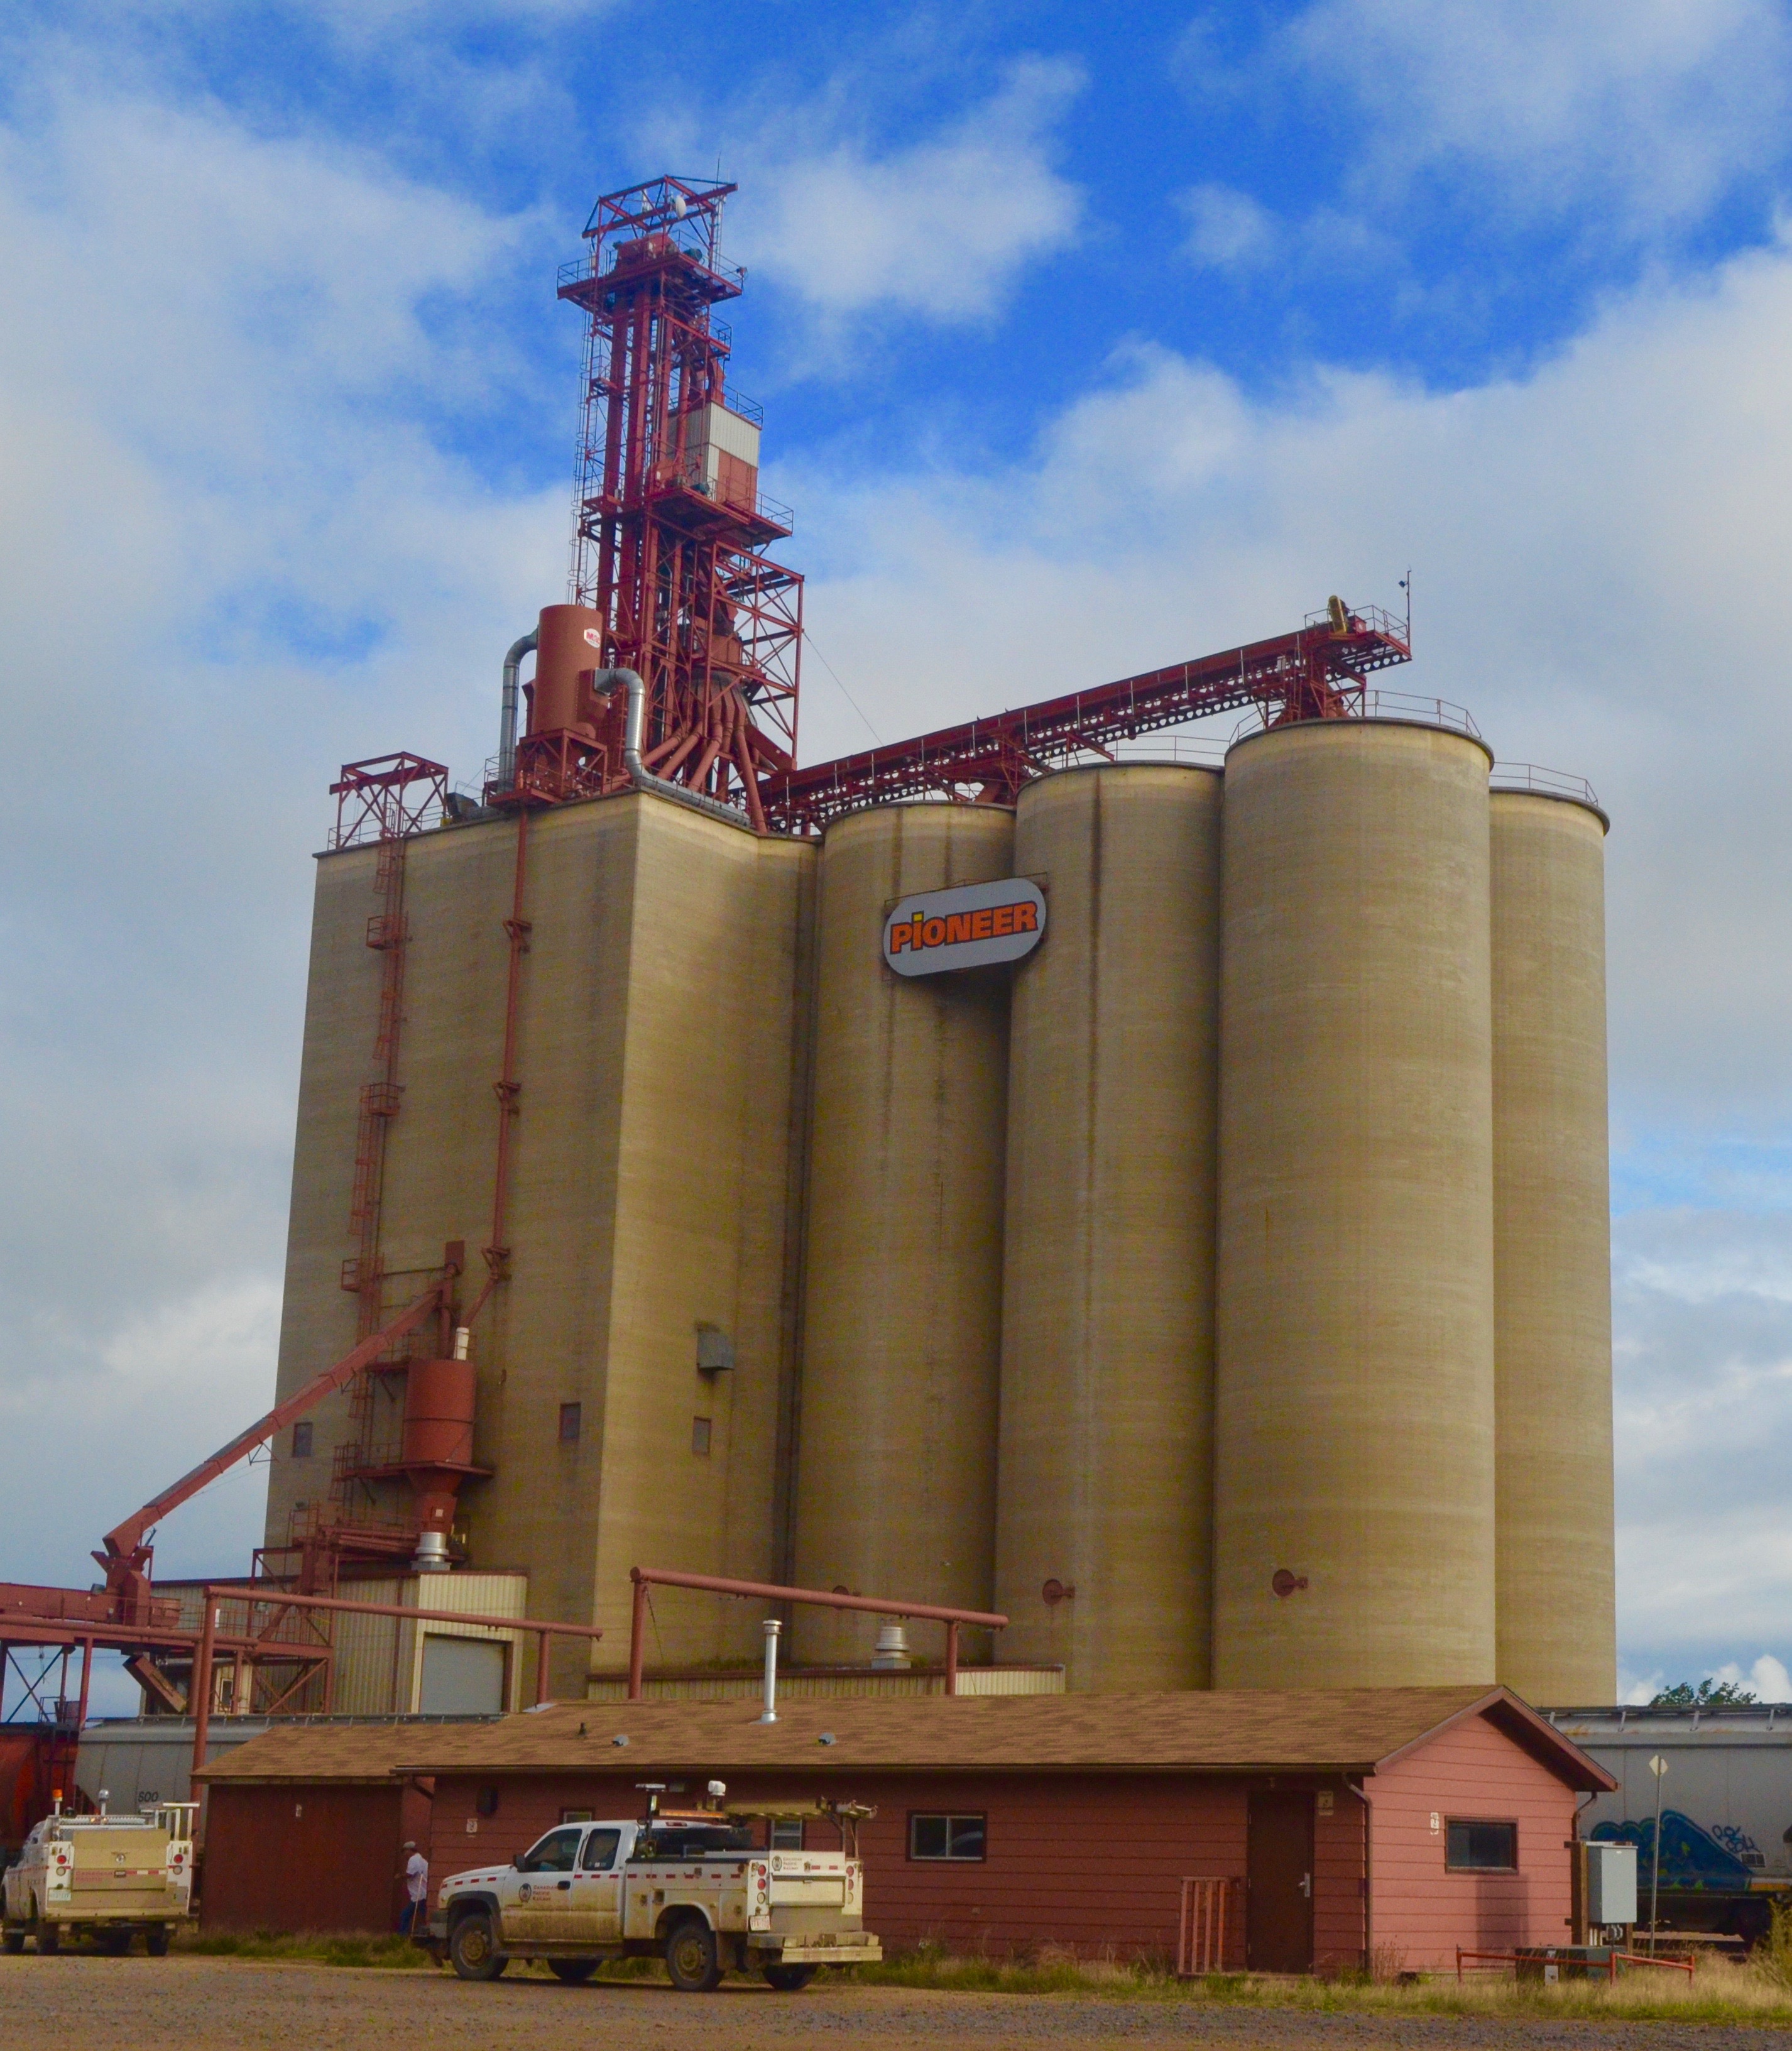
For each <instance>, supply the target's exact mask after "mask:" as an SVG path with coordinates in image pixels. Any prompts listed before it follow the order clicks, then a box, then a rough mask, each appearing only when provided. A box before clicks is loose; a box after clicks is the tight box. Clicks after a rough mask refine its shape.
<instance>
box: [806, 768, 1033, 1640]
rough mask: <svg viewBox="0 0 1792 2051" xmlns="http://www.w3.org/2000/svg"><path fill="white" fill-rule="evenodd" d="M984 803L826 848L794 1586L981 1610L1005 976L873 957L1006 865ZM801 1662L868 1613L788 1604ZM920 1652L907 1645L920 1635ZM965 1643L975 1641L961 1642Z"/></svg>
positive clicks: (996, 1346)
mask: <svg viewBox="0 0 1792 2051" xmlns="http://www.w3.org/2000/svg"><path fill="white" fill-rule="evenodd" d="M1013 845H1014V818H1013V813H1012V812H1011V811H1008V810H1007V809H1005V808H1003V807H992V806H975V805H957V804H913V805H891V806H884V807H879V808H877V809H876V810H874V811H865V812H859V813H854V814H852V815H849V816H847V817H846V818H842V819H840V820H837V822H835V823H834V824H833V825H832V826H830V827H829V828H828V830H827V833H826V836H825V838H824V839H823V841H822V855H821V873H820V882H819V893H820V894H819V909H818V934H817V943H816V975H817V997H816V1015H815V1068H814V1092H813V1100H812V1103H813V1109H812V1120H813V1123H812V1139H811V1143H810V1166H809V1186H808V1217H809V1231H808V1245H807V1250H806V1262H805V1276H806V1281H805V1291H804V1313H803V1319H804V1332H803V1352H802V1401H801V1426H800V1431H799V1434H798V1470H797V1484H796V1503H797V1513H796V1521H795V1537H794V1571H795V1576H796V1580H797V1581H798V1584H801V1585H802V1586H804V1587H811V1588H834V1587H840V1586H843V1587H846V1588H850V1589H852V1590H853V1591H855V1592H864V1593H865V1594H870V1595H877V1594H884V1593H888V1594H891V1595H896V1596H908V1597H909V1598H911V1599H912V1600H919V1601H925V1602H935V1603H949V1604H955V1605H958V1607H961V1608H974V1609H987V1608H989V1607H990V1591H991V1582H992V1577H993V1572H994V1560H993V1550H994V1522H995V1455H996V1412H997V1378H998V1373H999V1368H1000V1352H1001V1258H1002V1253H1001V1248H1002V1158H1003V1151H1004V1145H1005V1123H1006V1115H1005V1098H1006V1073H1007V1065H1008V975H1007V972H1006V971H1005V970H1001V969H995V970H983V971H971V972H969V973H964V974H958V975H934V976H928V977H923V978H918V979H912V980H910V979H904V978H901V977H899V976H896V975H893V974H892V973H891V971H889V970H888V968H886V967H885V966H884V959H883V955H882V930H883V924H884V916H885V914H886V913H887V912H888V910H889V909H890V907H891V905H892V904H893V902H894V901H895V900H896V899H898V898H900V897H904V896H908V895H911V894H912V893H917V892H921V891H927V890H935V889H943V888H945V887H947V886H949V885H956V884H961V883H970V882H978V881H986V880H988V879H991V878H995V877H1005V876H1008V875H1010V874H1011V873H1013ZM794 1631H795V1649H796V1652H797V1655H798V1658H802V1659H804V1660H820V1661H832V1660H837V1659H843V1658H854V1657H863V1656H864V1654H865V1653H866V1652H867V1651H869V1648H870V1646H871V1644H872V1643H873V1639H875V1636H876V1619H857V1618H853V1617H850V1616H845V1615H838V1614H834V1613H828V1612H818V1611H812V1610H798V1612H797V1614H796V1619H795V1623H794ZM917 1645H918V1646H919V1641H917ZM976 1650H977V1648H976V1647H975V1646H974V1643H973V1642H972V1639H970V1638H969V1637H967V1639H966V1652H967V1654H968V1653H974V1651H976Z"/></svg>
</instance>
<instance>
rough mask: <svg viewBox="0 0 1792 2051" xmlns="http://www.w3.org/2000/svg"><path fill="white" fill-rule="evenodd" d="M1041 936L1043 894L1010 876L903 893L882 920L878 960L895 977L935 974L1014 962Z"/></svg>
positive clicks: (1019, 879) (1036, 943)
mask: <svg viewBox="0 0 1792 2051" xmlns="http://www.w3.org/2000/svg"><path fill="white" fill-rule="evenodd" d="M1044 935H1045V899H1044V894H1043V893H1042V892H1041V891H1040V888H1039V886H1038V885H1037V884H1035V883H1029V882H1028V881H1026V879H1025V877H1019V876H1011V877H1005V878H1004V879H1003V881H1001V882H999V883H966V884H965V885H962V887H961V888H959V889H956V890H929V891H927V892H924V893H923V894H922V895H921V896H920V897H904V899H903V900H902V902H901V903H900V904H898V905H897V906H896V909H895V910H894V911H893V912H891V914H890V916H888V918H887V919H886V920H884V960H885V961H886V962H888V963H889V965H890V967H892V968H893V969H894V970H895V971H896V974H897V975H943V974H944V973H945V972H946V971H947V970H948V969H955V968H986V967H989V966H990V964H991V963H994V962H1011V961H1018V960H1019V959H1021V956H1022V955H1030V954H1031V953H1032V952H1033V949H1034V948H1035V947H1037V946H1038V945H1039V943H1040V940H1043V939H1044Z"/></svg>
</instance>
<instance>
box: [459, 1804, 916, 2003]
mask: <svg viewBox="0 0 1792 2051" xmlns="http://www.w3.org/2000/svg"><path fill="white" fill-rule="evenodd" d="M711 1786H712V1787H713V1788H716V1787H720V1783H711ZM655 1792H656V1793H657V1791H655ZM866 1813H868V1812H866V1811H862V1810H861V1811H853V1810H852V1808H851V1806H850V1805H847V1806H846V1807H845V1811H842V1810H841V1809H840V1808H838V1807H834V1805H829V1806H828V1807H827V1808H826V1810H824V1809H823V1808H822V1807H820V1806H819V1805H811V1806H808V1807H806V1808H805V1809H804V1811H803V1815H805V1816H806V1817H808V1818H814V1819H822V1818H823V1817H824V1816H825V1817H826V1820H827V1821H828V1822H832V1823H834V1825H835V1826H836V1827H837V1828H839V1829H840V1830H841V1847H840V1849H839V1850H806V1849H798V1848H796V1847H794V1846H787V1847H779V1848H774V1847H773V1846H771V1842H770V1840H771V1835H772V1832H771V1828H770V1826H771V1823H772V1822H775V1821H784V1822H791V1821H793V1820H795V1819H794V1817H793V1816H792V1815H790V1814H789V1813H788V1812H787V1811H784V1810H779V1811H775V1812H774V1811H759V1810H754V1811H747V1810H734V1811H725V1812H724V1811H719V1810H708V1811H695V1812H686V1813H682V1814H669V1813H666V1812H662V1811H659V1810H658V1809H657V1808H654V1809H652V1810H650V1813H649V1815H648V1816H647V1817H646V1819H645V1820H643V1819H632V1818H631V1819H615V1820H608V1821H603V1822H579V1823H562V1824H560V1825H559V1826H556V1828H555V1829H553V1830H549V1831H547V1832H546V1833H545V1834H544V1835H543V1836H541V1838H538V1839H537V1841H536V1842H535V1843H534V1844H533V1845H531V1846H529V1850H527V1851H525V1852H524V1853H523V1854H521V1856H520V1857H519V1858H517V1859H515V1860H513V1862H511V1863H510V1864H509V1865H502V1866H498V1865H494V1866H486V1867H474V1868H472V1869H469V1870H468V1871H467V1872H465V1873H455V1874H452V1875H451V1876H450V1877H448V1878H447V1880H445V1881H443V1882H442V1884H441V1885H440V1887H439V1889H438V1890H437V1894H436V1901H435V1912H434V1913H433V1914H432V1915H431V1918H430V1923H429V1931H428V1936H427V1937H426V1938H425V1939H424V1940H423V1941H424V1942H425V1943H427V1944H428V1946H429V1947H430V1949H431V1951H433V1952H434V1953H435V1955H436V1956H437V1957H438V1958H446V1959H447V1960H448V1962H449V1963H451V1965H452V1966H453V1967H454V1968H455V1971H456V1973H458V1974H459V1975H460V1977H461V1978H462V1979H494V1978H496V1977H497V1975H498V1974H499V1973H501V1972H502V1971H503V1970H504V1968H505V1967H506V1965H507V1964H508V1963H509V1961H510V1960H511V1959H519V1958H520V1959H545V1960H546V1961H547V1962H548V1964H549V1967H550V1969H551V1970H552V1971H553V1973H554V1974H555V1975H556V1977H557V1978H559V1979H562V1980H565V1981H568V1982H569V1983H578V1982H581V1981H584V1980H587V1979H590V1977H591V1975H592V1974H593V1973H594V1972H595V1971H596V1969H597V1967H598V1966H599V1964H600V1963H602V1962H603V1960H604V1959H619V1958H629V1957H658V1958H662V1959H664V1960H665V1961H666V1969H667V1971H668V1972H669V1973H670V1976H671V1979H672V1981H673V1985H674V1986H676V1987H679V1988H681V1990H685V1991H686V1992H690V1993H707V1992H709V1991H710V1990H713V1988H714V1987H716V1986H717V1985H718V1984H719V1983H720V1980H721V1978H722V1975H723V1974H724V1972H725V1971H727V1970H728V1968H729V1967H734V1968H735V1969H736V1970H739V1971H758V1972H760V1973H762V1974H763V1976H764V1977H765V1979H767V1981H768V1982H769V1983H771V1986H773V1987H775V1988H778V1989H779V1990H782V1991H787V1992H791V1991H794V1990H796V1989H797V1988H798V1987H802V1986H804V1985H806V1983H807V1982H808V1981H809V1980H810V1979H811V1978H812V1977H813V1975H814V1971H815V1969H816V1967H818V1966H820V1965H824V1964H827V1965H847V1964H852V1963H857V1962H859V1961H861V1960H866V1961H869V1960H875V1959H879V1958H881V1957H882V1955H883V1950H882V1947H881V1946H880V1944H879V1943H878V1941H877V1940H876V1937H875V1936H873V1935H872V1934H871V1933H870V1932H869V1931H867V1930H866V1929H865V1919H864V1885H865V1877H864V1868H863V1865H862V1864H861V1862H860V1860H859V1859H858V1858H857V1854H856V1846H853V1845H852V1844H851V1842H850V1838H851V1834H852V1833H853V1830H854V1828H855V1827H856V1818H857V1815H864V1814H866ZM762 1839H763V1842H762Z"/></svg>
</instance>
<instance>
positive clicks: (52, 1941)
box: [37, 1923, 62, 1959]
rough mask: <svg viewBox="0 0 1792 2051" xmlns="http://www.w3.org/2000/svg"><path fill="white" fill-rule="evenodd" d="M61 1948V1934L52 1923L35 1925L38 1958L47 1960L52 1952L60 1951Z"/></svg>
mask: <svg viewBox="0 0 1792 2051" xmlns="http://www.w3.org/2000/svg"><path fill="white" fill-rule="evenodd" d="M61 1948H62V1932H61V1931H60V1930H59V1929H58V1928H57V1926H56V1925H55V1924H53V1923H40V1924H38V1925H37V1955H38V1957H39V1958H40V1959H47V1958H49V1955H51V1953H52V1952H53V1951H61Z"/></svg>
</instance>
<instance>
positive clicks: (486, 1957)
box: [448, 1910, 509, 1980]
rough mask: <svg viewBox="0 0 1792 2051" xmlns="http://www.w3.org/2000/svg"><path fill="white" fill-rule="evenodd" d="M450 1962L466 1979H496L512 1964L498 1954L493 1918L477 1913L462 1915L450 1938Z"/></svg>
mask: <svg viewBox="0 0 1792 2051" xmlns="http://www.w3.org/2000/svg"><path fill="white" fill-rule="evenodd" d="M448 1963H449V1964H450V1965H451V1966H452V1967H454V1969H455V1971H456V1972H457V1973H458V1974H459V1975H460V1977H461V1978H462V1979H463V1980H494V1979H497V1978H498V1975H499V1974H500V1973H502V1971H503V1970H504V1968H505V1967H506V1966H507V1965H508V1964H509V1959H501V1958H500V1957H499V1956H498V1934H497V1932H495V1931H494V1929H493V1928H492V1927H491V1918H490V1916H487V1915H485V1914H483V1913H482V1912H478V1911H477V1910H476V1911H474V1913H472V1914H471V1915H468V1916H462V1918H461V1919H460V1920H459V1922H458V1923H457V1924H455V1927H454V1930H453V1932H452V1933H451V1935H450V1936H449V1939H448Z"/></svg>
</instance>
